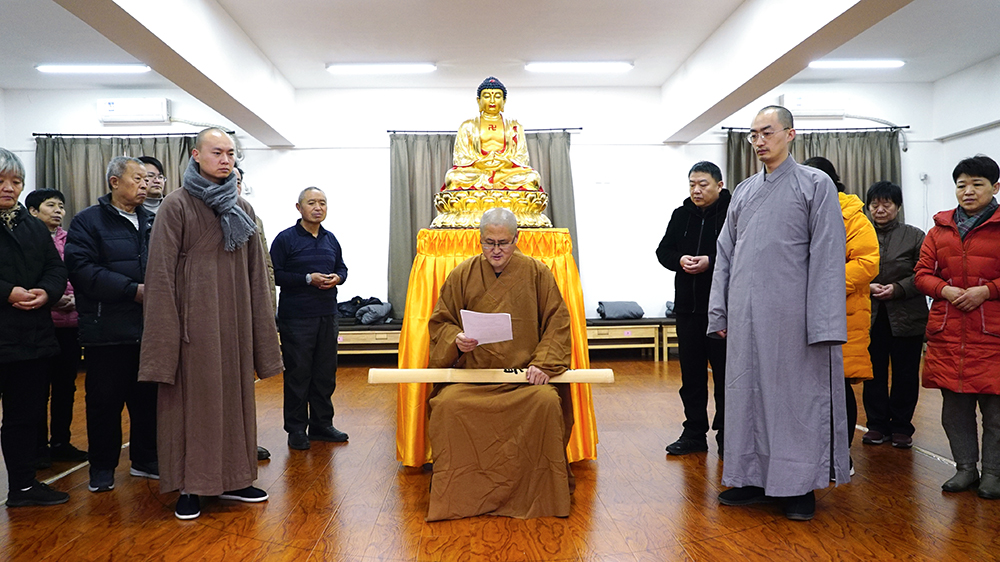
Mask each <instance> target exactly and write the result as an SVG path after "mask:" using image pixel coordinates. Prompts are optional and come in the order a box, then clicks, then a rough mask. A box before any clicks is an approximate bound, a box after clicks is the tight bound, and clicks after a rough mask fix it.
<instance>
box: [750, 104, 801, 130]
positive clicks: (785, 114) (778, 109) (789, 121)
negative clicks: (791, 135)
mask: <svg viewBox="0 0 1000 562" xmlns="http://www.w3.org/2000/svg"><path fill="white" fill-rule="evenodd" d="M766 113H774V115H775V116H776V117H777V118H778V123H781V126H782V127H786V128H789V129H794V128H795V120H794V119H793V118H792V112H791V111H788V109H786V108H784V107H782V106H780V105H769V106H767V107H765V108H764V109H761V110H760V111H759V112H757V115H764V114H766Z"/></svg>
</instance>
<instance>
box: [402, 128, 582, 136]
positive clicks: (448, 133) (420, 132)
mask: <svg viewBox="0 0 1000 562" xmlns="http://www.w3.org/2000/svg"><path fill="white" fill-rule="evenodd" d="M582 130H583V127H557V128H555V129H525V130H524V132H525V133H548V132H552V131H565V132H568V133H572V132H574V131H582ZM386 132H387V133H390V134H396V133H411V134H426V135H450V134H455V131H454V130H452V131H396V130H393V129H389V130H387V131H386Z"/></svg>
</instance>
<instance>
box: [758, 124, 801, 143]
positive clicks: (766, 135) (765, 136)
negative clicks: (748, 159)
mask: <svg viewBox="0 0 1000 562" xmlns="http://www.w3.org/2000/svg"><path fill="white" fill-rule="evenodd" d="M790 129H791V127H785V128H784V129H782V131H788V130H790ZM778 133H779V131H772V130H767V131H761V132H759V133H758V132H757V131H750V132H749V133H748V134H747V142H748V143H750V144H753V143H755V142H757V140H758V139H764V140H765V141H769V140H771V137H773V136H774V135H776V134H778Z"/></svg>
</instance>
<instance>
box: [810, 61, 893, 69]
mask: <svg viewBox="0 0 1000 562" xmlns="http://www.w3.org/2000/svg"><path fill="white" fill-rule="evenodd" d="M904 64H906V63H904V62H903V61H901V60H814V61H812V62H811V63H809V68H822V69H841V68H855V69H866V68H899V67H901V66H903V65H904Z"/></svg>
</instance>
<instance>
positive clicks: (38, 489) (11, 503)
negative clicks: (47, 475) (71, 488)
mask: <svg viewBox="0 0 1000 562" xmlns="http://www.w3.org/2000/svg"><path fill="white" fill-rule="evenodd" d="M68 501H69V494H67V493H66V492H60V491H59V490H53V489H52V488H49V487H48V486H47V485H45V484H42V483H41V482H38V481H35V482H32V484H31V487H30V488H28V489H27V490H18V489H16V488H14V489H11V491H10V493H9V494H7V507H27V506H29V505H59V504H61V503H66V502H68Z"/></svg>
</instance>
